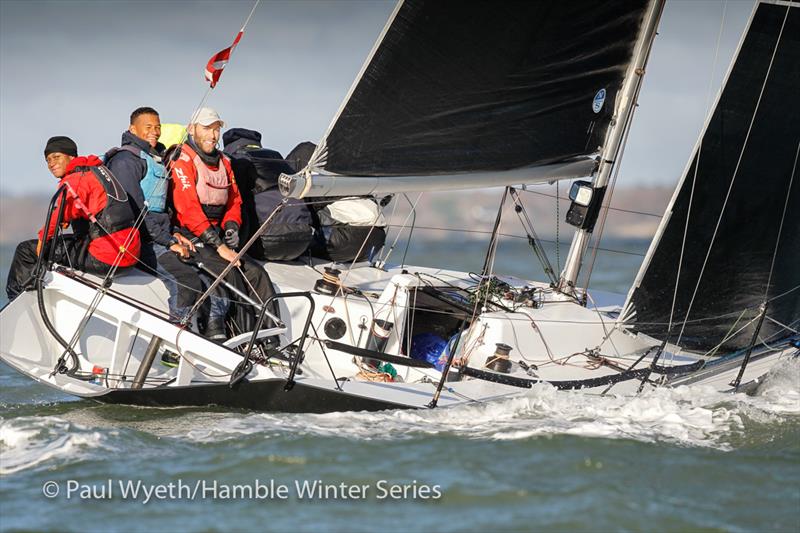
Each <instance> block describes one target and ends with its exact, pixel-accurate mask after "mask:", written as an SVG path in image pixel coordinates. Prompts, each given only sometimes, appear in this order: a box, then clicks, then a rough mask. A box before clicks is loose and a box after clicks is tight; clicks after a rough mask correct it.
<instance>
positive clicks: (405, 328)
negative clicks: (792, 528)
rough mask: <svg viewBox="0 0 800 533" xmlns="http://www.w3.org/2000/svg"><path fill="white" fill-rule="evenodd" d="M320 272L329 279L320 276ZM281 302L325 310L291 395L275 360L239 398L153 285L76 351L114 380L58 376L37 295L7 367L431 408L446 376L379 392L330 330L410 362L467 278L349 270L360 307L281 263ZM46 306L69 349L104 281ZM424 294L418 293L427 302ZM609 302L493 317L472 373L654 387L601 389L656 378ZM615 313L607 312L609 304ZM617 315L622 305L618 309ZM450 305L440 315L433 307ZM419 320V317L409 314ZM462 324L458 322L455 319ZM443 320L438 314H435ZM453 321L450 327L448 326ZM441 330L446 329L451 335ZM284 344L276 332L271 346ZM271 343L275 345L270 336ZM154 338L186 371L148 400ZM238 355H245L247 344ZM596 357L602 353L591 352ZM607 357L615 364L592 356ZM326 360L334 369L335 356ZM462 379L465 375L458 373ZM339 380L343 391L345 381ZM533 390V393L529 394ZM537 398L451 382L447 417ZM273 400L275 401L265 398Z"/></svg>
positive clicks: (295, 325) (175, 373) (516, 390)
mask: <svg viewBox="0 0 800 533" xmlns="http://www.w3.org/2000/svg"><path fill="white" fill-rule="evenodd" d="M317 267H319V266H317ZM267 270H268V271H269V273H270V275H271V277H272V279H273V281H274V283H275V285H276V287H277V289H278V292H280V293H289V292H297V291H301V292H308V293H310V294H311V296H312V297H313V299H314V301H315V304H316V305H315V311H314V314H313V317H312V320H311V324H312V325H313V328H312V330H311V331H310V333H309V338H308V339H307V340H306V342H305V346H304V349H305V357H304V359H303V360H302V363H301V364H300V365H299V367H298V368H299V372H298V373H297V375H296V376H295V378H294V380H293V381H294V384H295V386H294V388H292V389H291V390H289V391H285V390H284V388H285V385H286V383H287V378H288V377H289V373H290V366H291V365H290V363H289V362H288V361H286V360H276V359H272V360H271V363H270V364H268V365H261V364H256V365H255V366H254V367H253V369H252V370H251V371H250V372H249V373H248V374H247V376H246V380H245V381H244V382H243V383H242V384H240V385H239V386H238V387H234V388H231V387H229V386H228V383H229V381H230V376H231V374H232V373H234V371H235V369H236V367H237V365H239V363H240V362H241V361H242V356H241V353H239V352H237V351H234V350H233V349H232V348H236V346H230V344H237V343H236V342H235V341H234V342H233V343H231V342H230V341H229V342H228V343H227V344H229V346H223V345H220V344H217V343H214V342H211V341H208V340H206V339H204V338H203V337H201V336H199V335H196V334H193V333H191V332H189V331H183V332H181V330H180V329H179V328H177V327H175V326H173V325H171V324H169V323H168V322H166V321H165V320H164V318H165V313H166V308H165V304H164V302H166V296H167V293H166V289H165V287H164V286H163V284H162V283H161V282H160V281H158V280H156V279H154V278H151V277H148V276H145V275H143V274H126V275H123V276H120V277H118V278H117V280H116V281H115V282H114V284H113V285H112V287H111V290H110V292H109V293H108V294H106V295H105V296H103V297H102V298H101V299H100V301H99V304H98V305H97V309H96V311H95V312H94V313H93V315H92V316H91V318H90V319H89V321H88V323H87V324H86V326H85V328H84V329H83V332H82V334H81V335H80V338H79V340H78V342H77V343H76V344H75V346H74V350H75V352H76V354H77V355H78V358H79V360H80V368H81V370H82V371H83V372H90V371H91V370H92V368H93V367H95V366H97V367H101V368H103V369H107V375H106V376H104V378H103V379H101V380H95V381H99V383H97V382H90V381H88V380H86V379H78V378H76V377H71V376H70V375H67V374H59V373H55V374H53V369H54V367H55V366H56V361H57V360H58V358H59V357H60V356H61V355H62V353H64V349H63V347H62V346H60V345H59V344H58V342H56V340H55V338H54V337H53V335H51V334H50V332H49V331H48V330H47V328H46V327H45V324H44V322H43V321H42V318H41V316H40V313H39V309H38V305H37V293H36V292H35V291H31V292H26V293H24V294H22V295H21V296H20V297H18V298H17V299H16V300H14V301H13V302H11V303H10V304H9V305H8V306H6V307H5V308H4V309H3V310H2V312H0V358H1V359H2V360H3V361H4V362H6V363H7V364H9V365H10V366H12V367H13V368H15V369H17V370H19V371H20V372H22V373H24V374H26V375H28V376H30V377H31V378H33V379H35V380H37V381H39V382H41V383H44V384H47V385H50V386H53V387H55V388H57V389H59V390H61V391H63V392H66V393H69V394H72V395H76V396H80V397H83V398H95V399H97V400H100V401H110V402H119V403H142V404H146V405H208V404H222V405H230V406H233V407H247V408H254V409H263V410H289V411H316V412H319V411H326V410H345V409H355V410H360V409H385V408H395V407H398V408H400V407H404V408H424V407H426V406H428V405H429V404H430V402H431V399H432V398H433V395H434V392H435V390H436V386H437V384H438V382H439V380H440V378H441V373H440V372H439V371H437V370H435V369H433V368H412V367H406V366H402V365H401V364H393V366H394V367H395V369H396V370H397V372H398V379H397V380H396V381H394V382H390V383H384V382H373V381H368V380H366V379H364V376H363V374H359V372H360V371H361V368H360V367H359V366H358V364H357V361H358V358H357V357H354V355H353V354H352V353H349V352H347V351H342V350H337V349H334V348H332V347H331V346H328V347H325V346H324V344H323V343H324V341H326V340H332V339H330V338H329V337H328V333H326V327H325V326H326V324H327V323H328V321H329V320H331V319H332V318H337V319H340V320H341V321H343V322H344V324H345V325H346V331H345V332H344V335H343V336H341V337H340V338H338V339H333V340H336V341H337V342H339V343H342V344H344V345H348V346H357V347H361V348H363V347H364V346H365V344H366V337H367V335H368V330H365V329H362V328H360V327H359V326H361V325H362V324H365V325H366V326H369V325H370V324H371V323H372V320H373V319H374V318H380V319H383V320H387V321H389V322H391V323H393V324H394V327H393V329H392V330H391V335H390V337H389V339H388V342H387V344H386V346H385V348H384V349H383V353H387V354H389V355H401V356H402V355H405V354H406V353H407V351H408V345H409V341H410V338H411V336H412V335H413V334H416V333H417V332H419V331H429V330H431V328H435V327H437V325H436V323H437V321H441V322H442V324H444V323H445V322H447V321H450V322H449V323H450V324H451V327H452V321H453V320H454V317H453V315H452V314H448V313H447V312H446V311H447V309H446V307H447V305H448V304H447V303H446V302H442V301H439V302H437V301H435V300H431V299H430V298H428V299H425V298H424V297H423V293H422V292H421V289H420V285H421V282H420V280H421V279H425V280H430V281H434V280H437V279H438V280H440V281H439V282H437V283H438V285H439V286H440V287H444V288H446V287H447V286H448V285H453V286H465V285H466V284H467V283H468V282H469V275H468V274H466V273H461V272H451V271H444V270H437V269H429V268H417V267H406V270H409V271H412V272H414V273H415V274H419V275H411V274H402V273H401V272H400V271H398V270H391V269H390V270H389V271H384V270H380V269H377V268H374V267H370V266H359V267H356V268H353V269H352V270H350V271H349V273H348V274H347V275H346V277H345V278H344V279H343V284H344V285H346V286H347V287H349V288H351V289H357V290H358V291H359V295H354V294H350V295H348V296H331V295H325V294H319V293H316V292H314V291H313V285H314V283H315V282H316V281H317V279H319V277H320V275H319V271H316V270H315V269H314V268H312V267H311V266H309V265H301V264H298V263H271V264H269V265H268V266H267ZM504 279H505V280H506V281H507V282H509V283H510V284H512V285H516V286H534V285H535V284H532V283H531V282H525V281H523V280H516V279H510V278H504ZM45 281H46V283H45V288H44V291H43V294H44V306H45V308H46V310H47V314H48V316H49V317H50V320H51V322H52V323H53V325H54V327H55V328H56V330H57V331H58V333H59V334H60V335H61V336H62V337H63V338H64V339H66V340H67V341H69V340H70V339H71V338H72V337H73V335H74V333H75V331H76V329H77V328H78V326H79V324H80V322H81V320H82V318H83V317H84V314H85V312H86V309H87V304H88V302H90V301H92V299H93V298H94V297H95V295H96V286H95V284H96V281H97V280H96V279H94V278H92V277H91V276H88V275H74V274H73V273H68V272H67V273H64V272H57V271H56V272H51V273H48V274H47V276H46V280H45ZM418 291H419V292H418ZM609 298H610V296H609V295H601V294H594V295H593V301H595V302H596V303H597V306H598V307H597V308H587V307H583V306H581V305H579V304H577V303H575V302H574V301H572V300H567V299H564V298H563V297H561V296H560V295H557V294H550V295H548V297H547V298H546V299H544V300H543V301H542V302H541V304H540V305H539V306H538V307H536V308H534V307H519V308H518V309H516V310H515V311H514V312H507V311H493V312H482V313H480V314H479V315H478V316H477V318H476V319H475V320H474V321H472V325H471V327H469V328H468V329H467V330H466V333H465V334H464V335H462V337H461V348H462V349H461V350H459V351H458V355H459V356H465V357H467V358H468V366H469V367H470V368H474V369H478V370H481V371H483V372H488V371H489V369H487V368H485V367H484V364H485V362H486V361H487V358H491V357H492V356H493V353H494V350H495V345H496V344H497V343H505V344H508V345H509V346H511V348H512V350H511V355H510V359H511V360H512V361H520V360H522V361H523V362H527V364H528V365H529V366H530V367H531V368H534V367H535V370H529V371H527V372H526V371H524V370H523V369H522V368H520V367H519V366H518V365H514V366H513V367H512V371H511V373H510V374H498V373H491V374H490V376H494V377H498V376H499V377H501V378H502V377H508V376H510V377H512V378H517V380H528V381H527V383H528V384H531V383H535V382H537V381H547V382H552V383H555V384H559V383H560V384H562V385H563V384H564V382H579V383H580V382H582V383H583V385H578V386H576V387H569V388H582V390H585V391H587V392H590V393H603V392H609V393H611V394H635V393H636V392H637V391H638V389H639V387H640V386H641V383H642V380H643V379H644V378H645V377H646V376H644V375H637V376H635V377H632V378H629V379H625V380H623V381H621V382H619V383H614V384H613V386H611V387H609V385H610V383H608V382H607V381H606V382H603V383H602V384H600V385H596V386H595V385H594V382H593V381H585V380H595V381H597V380H600V381H603V379H604V378H609V377H613V376H619V375H620V374H621V370H624V369H627V368H628V367H630V366H631V365H633V364H634V362H635V361H636V360H637V359H639V357H640V356H641V355H642V354H643V353H644V352H645V351H647V350H650V352H649V355H647V356H646V357H644V358H643V359H642V360H641V361H639V363H638V364H637V366H636V367H635V368H636V370H639V369H646V368H648V367H649V366H650V364H651V363H652V360H651V357H652V354H653V353H655V351H656V350H655V349H653V348H654V347H655V346H656V344H657V341H655V340H653V339H650V338H645V337H643V336H638V337H637V336H634V335H632V334H630V333H628V332H626V331H625V330H624V329H623V328H621V327H617V326H616V313H617V312H618V310H619V308H618V305H615V304H613V303H609V302H610V300H609ZM607 300H608V301H607ZM618 303H619V301H618ZM437 305H438V306H440V308H439V309H435V308H434V307H435V306H437ZM280 306H281V316H282V317H283V319H284V320H285V322H286V328H285V329H284V330H281V339H282V345H286V344H289V343H290V341H291V340H295V339H297V338H298V336H299V335H300V332H301V331H302V329H303V325H304V323H305V320H306V313H307V311H308V309H309V304H308V302H307V300H306V299H304V298H295V299H286V300H280ZM412 307H413V308H414V312H410V309H411V308H412ZM451 311H452V309H451ZM437 313H438V314H437ZM439 316H442V317H444V318H441V319H440V318H438V317H439ZM442 327H443V326H442ZM274 332H275V331H272V333H274ZM267 333H270V332H267ZM154 336H157V337H159V338H160V339H162V348H166V349H169V350H172V351H175V352H177V353H180V354H181V355H182V357H181V358H180V363H179V365H178V367H177V368H167V367H165V366H162V365H161V364H160V361H159V359H158V358H156V361H155V363H154V364H153V365H152V367H151V369H150V370H149V372H147V373H146V381H145V382H144V384H143V386H142V387H141V389H138V390H136V389H134V388H133V387H132V382H133V377H134V376H135V375H136V373H137V372H138V371H139V369H140V366H141V365H142V361H143V359H144V357H145V353H146V351H147V346H148V343H149V342H150V341H151V339H152V338H153V337H154ZM241 343H242V342H239V343H238V344H241ZM593 349H594V350H595V351H591V350H593ZM796 352H797V349H795V348H792V347H785V348H784V349H780V350H775V351H767V350H763V349H762V350H759V349H756V350H755V351H754V355H753V358H752V360H751V362H750V363H749V365H748V366H747V369H746V372H745V374H744V376H743V379H742V381H741V383H742V385H743V387H744V386H746V385H747V384H748V383H751V382H754V381H756V380H758V378H759V377H761V376H763V375H764V374H765V373H766V372H767V371H768V370H769V369H770V368H771V367H772V366H773V365H774V364H775V363H776V362H777V361H778V360H780V359H781V358H783V357H789V356H791V355H792V354H795V353H796ZM594 354H598V355H600V356H601V357H603V358H605V359H604V360H605V361H606V363H603V364H601V362H600V361H601V360H599V359H597V358H596V357H594ZM326 356H327V357H326ZM697 359H698V357H697V356H692V355H685V354H684V355H681V356H677V357H673V356H672V355H671V354H669V353H665V354H664V355H663V356H662V358H661V360H660V361H659V364H660V365H664V366H665V367H668V368H669V367H677V366H686V365H690V364H692V363H694V362H695V361H697ZM740 366H741V357H738V358H736V359H732V360H731V361H730V362H721V363H718V364H709V365H707V366H706V368H704V369H703V370H701V371H699V372H694V373H691V374H687V375H675V376H673V375H670V376H661V375H659V374H657V373H653V374H652V375H650V376H649V378H650V380H649V381H648V383H647V384H646V385H645V386H647V387H650V386H653V385H654V383H663V384H665V385H667V386H672V385H681V384H689V383H692V384H703V385H711V386H713V387H714V388H715V389H716V390H719V391H730V390H732V387H731V385H730V383H731V382H732V381H733V380H734V379H735V377H736V375H737V373H738V372H739V368H740ZM451 375H454V374H451ZM334 376H335V379H334ZM523 383H524V382H523ZM527 390H528V389H527V388H523V387H520V386H511V385H508V384H503V383H497V382H493V381H486V380H484V379H472V378H470V377H468V376H462V377H461V379H460V380H457V381H454V380H448V381H446V382H445V384H444V389H443V391H442V394H441V397H440V398H439V401H438V406H440V407H447V406H454V405H459V404H464V403H470V402H474V401H490V400H494V399H498V398H506V397H509V396H515V395H522V394H525V393H526V392H527ZM265 391H266V392H265Z"/></svg>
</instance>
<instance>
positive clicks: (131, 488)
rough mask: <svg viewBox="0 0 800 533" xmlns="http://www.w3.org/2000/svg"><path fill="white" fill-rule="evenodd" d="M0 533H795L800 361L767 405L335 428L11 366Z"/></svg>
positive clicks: (618, 269) (613, 258) (666, 401)
mask: <svg viewBox="0 0 800 533" xmlns="http://www.w3.org/2000/svg"><path fill="white" fill-rule="evenodd" d="M616 244H617V247H618V248H621V249H627V250H634V251H638V252H639V253H641V251H643V249H644V247H645V246H646V243H642V242H622V243H616ZM412 250H413V249H412ZM2 251H3V253H2V254H0V256H2V257H0V259H2V272H0V274H1V275H2V278H3V281H5V277H6V272H7V268H8V263H9V261H10V257H9V255H8V253H9V250H8V249H4V250H2ZM468 252H469V253H468ZM480 253H481V252H480V247H479V246H477V245H476V246H474V247H465V246H464V245H463V243H460V244H458V245H457V246H455V245H454V246H452V247H450V248H448V246H447V245H442V244H441V243H431V244H426V243H417V248H416V250H415V251H412V252H409V256H408V258H407V259H408V261H409V262H410V263H412V264H428V265H436V264H444V263H443V261H444V260H447V261H448V262H447V264H448V265H450V266H452V267H454V268H462V269H467V270H469V269H472V270H478V269H479V268H480V266H481V264H482V257H480ZM501 255H502V257H500V256H498V261H497V266H496V268H497V270H498V271H505V272H511V273H513V274H517V275H521V276H522V275H526V272H529V273H528V274H527V275H526V277H529V278H530V277H534V278H540V279H541V276H540V274H537V273H536V272H530V270H532V268H533V266H534V265H535V259H533V256H532V255H530V253H529V250H526V249H525V247H519V246H518V247H513V246H512V247H506V248H501ZM551 255H552V251H551ZM640 261H641V256H636V255H629V254H606V256H604V257H601V260H599V261H598V266H597V267H596V271H595V274H594V275H593V278H592V279H593V286H596V287H598V288H603V289H607V290H616V291H618V292H624V291H625V290H626V289H627V286H628V285H629V284H630V282H631V280H632V278H633V276H634V275H635V272H636V269H637V268H638V264H639V262H640ZM0 529H2V530H3V531H10V530H22V529H25V530H81V531H92V530H103V531H106V530H111V531H174V530H201V531H255V530H272V531H375V530H403V531H431V530H436V531H460V530H470V531H497V530H544V529H547V530H564V531H572V530H593V531H598V530H622V531H626V530H631V531H651V530H670V531H683V530H702V531H798V530H800V362H798V361H796V360H795V361H791V360H787V361H785V362H784V363H783V364H781V365H779V366H778V367H777V368H775V369H774V370H773V372H772V373H771V374H770V375H769V377H768V378H767V380H766V381H765V382H764V383H763V385H761V387H760V388H759V390H758V391H757V393H756V394H755V395H754V396H747V395H744V394H734V395H725V394H720V393H716V392H714V391H713V390H710V389H708V388H704V387H681V388H677V389H672V390H657V391H649V392H646V393H644V394H643V395H641V396H639V397H635V398H627V397H616V396H609V397H596V396H588V395H585V394H581V393H579V392H557V391H555V390H553V389H552V388H549V387H547V386H538V387H535V388H533V389H532V390H531V391H530V392H529V393H528V394H526V395H525V396H524V397H520V398H515V399H511V400H505V401H498V402H492V403H487V404H476V405H469V406H464V407H460V408H456V409H440V410H430V411H385V412H379V413H331V414H324V415H300V414H273V413H256V412H248V411H230V410H221V409H216V408H210V409H152V408H138V407H124V406H110V405H98V404H95V403H92V402H89V401H81V400H75V399H74V398H71V397H68V396H66V395H63V394H61V393H59V392H57V391H55V390H53V389H50V388H48V387H45V386H43V385H40V384H37V383H34V382H32V381H30V380H29V379H27V378H24V377H23V376H21V375H19V374H17V373H16V372H14V371H13V370H11V369H10V368H8V367H6V366H4V365H0Z"/></svg>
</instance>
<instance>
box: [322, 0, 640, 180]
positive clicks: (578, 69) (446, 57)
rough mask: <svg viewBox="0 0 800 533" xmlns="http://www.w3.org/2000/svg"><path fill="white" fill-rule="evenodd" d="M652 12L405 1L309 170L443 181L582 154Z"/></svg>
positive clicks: (559, 4)
mask: <svg viewBox="0 0 800 533" xmlns="http://www.w3.org/2000/svg"><path fill="white" fill-rule="evenodd" d="M646 8H647V1H646V0H631V1H625V2H602V3H589V2H563V1H537V2H458V1H450V0H444V1H424V0H405V1H403V2H402V4H401V5H400V6H399V7H398V8H397V9H396V11H395V13H394V15H393V18H392V20H391V21H390V23H389V25H388V26H387V28H386V30H385V31H384V34H383V36H382V39H381V40H380V42H379V43H378V45H377V46H376V48H375V50H374V51H373V54H372V56H371V57H370V59H369V60H368V62H367V64H366V65H365V67H364V69H363V71H362V74H361V76H360V77H359V79H358V80H356V83H355V84H354V86H353V88H352V89H351V93H350V95H349V98H348V99H347V100H346V102H345V103H344V104H343V106H342V108H341V110H340V112H339V114H338V115H337V117H336V118H335V119H334V122H333V123H332V125H331V127H330V129H329V131H328V132H327V135H326V137H325V139H324V140H323V142H322V143H321V146H320V153H318V154H316V157H315V159H314V160H312V167H311V168H310V170H311V171H313V172H320V173H323V174H335V175H340V176H353V177H382V176H403V177H408V176H436V175H451V174H457V173H476V172H498V171H499V172H502V171H507V170H514V169H521V168H530V167H536V166H542V165H547V164H551V163H562V162H564V161H568V160H573V159H576V158H584V159H585V158H587V156H589V155H591V154H595V153H596V152H597V150H598V147H599V146H600V145H601V144H602V141H603V139H604V137H605V133H606V130H607V128H608V126H609V122H610V120H611V117H612V115H613V112H614V103H615V98H616V96H617V93H618V91H619V89H620V87H621V85H622V80H623V78H624V77H625V75H626V72H627V69H628V65H629V63H630V61H631V57H632V54H633V51H634V48H635V45H636V41H637V38H638V36H639V31H640V27H641V25H642V21H643V18H644V15H645V11H646ZM587 168H589V167H587Z"/></svg>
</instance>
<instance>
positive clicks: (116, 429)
mask: <svg viewBox="0 0 800 533" xmlns="http://www.w3.org/2000/svg"><path fill="white" fill-rule="evenodd" d="M103 409H112V408H111V407H100V406H98V407H96V408H94V407H93V408H90V409H86V408H83V407H82V408H80V409H76V410H73V411H71V412H62V413H59V414H58V415H56V416H54V415H45V416H41V415H40V416H20V417H15V418H5V419H3V418H0V475H8V474H13V473H16V472H20V471H24V470H29V469H33V468H41V467H47V468H51V467H53V466H62V465H66V464H74V463H75V462H80V461H84V460H86V459H88V458H90V457H91V456H92V454H93V453H94V452H95V451H96V450H97V449H103V450H104V451H106V452H108V451H116V452H119V453H124V452H125V449H126V448H127V447H128V446H129V445H130V444H131V440H134V441H138V439H140V438H141V439H146V440H149V439H151V438H153V437H155V438H157V439H160V438H167V439H169V441H170V442H171V444H170V446H171V448H174V447H175V446H176V445H177V446H181V447H186V448H187V449H186V450H185V451H186V452H187V453H191V448H194V447H197V446H202V447H206V446H215V445H216V444H221V445H222V446H225V447H226V446H229V443H230V442H231V441H232V440H254V441H260V440H263V439H274V440H286V439H298V438H306V437H310V438H312V439H313V438H315V437H317V438H344V439H351V440H359V441H376V440H378V441H380V440H403V441H414V440H417V441H421V440H424V439H426V438H429V437H432V436H437V437H454V438H461V439H478V440H494V441H524V440H526V439H536V438H547V437H552V436H558V435H572V436H580V437H588V438H605V439H631V440H636V441H640V442H664V443H670V444H674V445H678V446H689V447H706V448H714V449H719V450H732V449H737V448H740V447H742V446H747V445H750V444H755V445H759V444H761V443H766V442H769V441H770V440H771V439H772V435H773V434H774V433H775V432H781V431H786V430H788V431H790V432H792V433H794V432H797V431H800V360H798V359H793V360H788V361H785V362H784V363H782V364H780V365H778V366H776V367H775V368H774V369H773V371H772V372H771V373H770V374H769V375H768V377H767V378H766V379H765V381H764V382H763V383H762V384H761V385H760V387H759V388H758V390H757V391H756V393H755V395H752V396H749V395H745V394H733V395H732V394H723V393H719V392H716V391H714V390H713V389H712V388H710V387H708V388H704V387H698V386H688V387H679V388H675V389H657V390H651V391H649V392H646V393H644V394H642V395H640V396H636V397H627V396H596V395H589V394H584V393H581V392H577V391H571V392H566V391H556V390H555V389H553V388H551V387H549V386H544V385H542V386H537V387H534V388H533V389H531V390H530V391H529V392H528V394H526V395H525V396H520V397H517V398H513V399H507V400H500V401H495V402H488V403H480V404H478V403H476V404H472V405H466V406H461V407H455V408H446V409H433V410H417V411H383V412H378V413H366V412H358V413H329V414H322V415H320V414H270V413H241V412H225V411H198V410H181V409H170V410H158V409H137V410H135V414H136V416H134V417H131V418H129V419H127V420H120V418H119V411H114V412H113V414H112V415H107V414H104V413H106V411H104V410H103ZM113 409H124V412H125V413H128V414H130V413H131V408H119V407H113ZM6 412H7V413H8V412H9V411H6ZM145 414H146V416H143V415H145ZM123 418H125V417H123ZM120 432H124V433H123V434H121V433H120ZM126 443H127V444H126ZM274 459H275V462H285V460H284V459H283V456H275V458H274ZM272 460H273V458H272V456H270V461H272ZM289 460H290V461H292V460H295V459H294V458H289Z"/></svg>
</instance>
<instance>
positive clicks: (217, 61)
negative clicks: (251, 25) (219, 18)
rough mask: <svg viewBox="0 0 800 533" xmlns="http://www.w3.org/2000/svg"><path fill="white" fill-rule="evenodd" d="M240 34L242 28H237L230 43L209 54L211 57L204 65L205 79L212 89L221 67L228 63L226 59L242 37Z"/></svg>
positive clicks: (242, 32) (219, 74) (217, 79)
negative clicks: (211, 54) (222, 48)
mask: <svg viewBox="0 0 800 533" xmlns="http://www.w3.org/2000/svg"><path fill="white" fill-rule="evenodd" d="M242 35H244V28H242V29H241V30H239V33H238V34H237V35H236V39H234V40H233V44H232V45H230V46H229V47H228V48H226V49H224V50H221V51H219V52H217V53H216V54H214V55H213V56H211V59H209V60H208V64H207V65H206V81H208V82H209V83H210V84H211V88H212V89H213V88H214V87H215V86H216V85H217V82H218V81H219V78H220V76H222V69H224V68H225V65H227V64H228V60H229V59H230V58H231V54H232V53H233V49H234V48H236V45H237V44H239V41H240V40H241V39H242Z"/></svg>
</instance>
